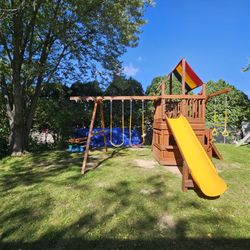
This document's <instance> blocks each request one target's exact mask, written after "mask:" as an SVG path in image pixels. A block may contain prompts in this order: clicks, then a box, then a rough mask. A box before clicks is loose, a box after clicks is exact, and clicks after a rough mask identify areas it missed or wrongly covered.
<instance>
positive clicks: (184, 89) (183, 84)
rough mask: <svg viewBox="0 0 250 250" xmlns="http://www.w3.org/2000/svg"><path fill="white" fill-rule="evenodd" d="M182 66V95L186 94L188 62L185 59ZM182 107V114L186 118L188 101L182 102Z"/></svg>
mask: <svg viewBox="0 0 250 250" xmlns="http://www.w3.org/2000/svg"><path fill="white" fill-rule="evenodd" d="M181 64H182V77H181V92H182V95H185V94H186V88H185V83H186V60H185V58H183V59H182V61H181ZM181 103H182V105H181V106H182V107H181V113H182V114H183V115H184V116H185V115H186V114H185V110H186V100H184V99H183V100H182V101H181Z"/></svg>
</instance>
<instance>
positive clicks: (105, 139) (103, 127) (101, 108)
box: [100, 102, 108, 152]
mask: <svg viewBox="0 0 250 250" xmlns="http://www.w3.org/2000/svg"><path fill="white" fill-rule="evenodd" d="M100 111H101V117H102V130H103V131H104V132H103V140H104V147H105V151H106V152H107V151H108V148H107V137H106V132H105V122H104V114H103V103H102V102H100Z"/></svg>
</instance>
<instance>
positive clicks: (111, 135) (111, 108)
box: [109, 100, 124, 148]
mask: <svg viewBox="0 0 250 250" xmlns="http://www.w3.org/2000/svg"><path fill="white" fill-rule="evenodd" d="M112 123H113V103H112V100H110V125H109V127H110V130H109V133H110V140H109V142H110V144H111V145H112V146H113V147H116V148H118V147H121V146H122V145H123V144H124V100H122V142H121V144H115V143H113V142H112V140H113V132H112V130H113V126H112Z"/></svg>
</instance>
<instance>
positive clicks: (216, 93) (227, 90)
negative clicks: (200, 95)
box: [206, 88, 232, 102]
mask: <svg viewBox="0 0 250 250" xmlns="http://www.w3.org/2000/svg"><path fill="white" fill-rule="evenodd" d="M230 91H232V89H231V88H225V89H222V90H219V91H216V92H214V93H212V94H209V95H208V96H207V98H206V102H207V101H208V99H210V98H211V97H215V96H218V95H222V94H226V93H228V92H230Z"/></svg>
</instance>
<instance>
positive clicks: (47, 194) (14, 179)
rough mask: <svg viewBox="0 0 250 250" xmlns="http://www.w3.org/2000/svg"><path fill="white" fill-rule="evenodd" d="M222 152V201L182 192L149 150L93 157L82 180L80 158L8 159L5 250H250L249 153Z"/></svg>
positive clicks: (0, 243) (3, 184)
mask: <svg viewBox="0 0 250 250" xmlns="http://www.w3.org/2000/svg"><path fill="white" fill-rule="evenodd" d="M218 148H219V150H220V152H221V153H222V155H223V157H224V160H223V161H218V160H214V162H215V164H216V166H217V168H218V172H219V174H220V176H221V177H222V178H223V179H224V180H225V181H226V182H227V184H228V186H229V189H228V190H227V192H226V193H225V194H223V195H222V196H221V197H220V198H217V199H205V198H202V197H200V196H199V195H198V194H197V193H196V192H195V191H193V190H190V191H188V192H187V193H183V192H181V178H180V176H178V175H175V174H173V173H171V172H169V171H167V170H166V168H165V167H162V166H159V165H158V164H157V163H155V162H153V157H152V153H151V151H150V148H143V149H138V150H135V149H116V150H110V151H109V153H108V154H106V153H104V152H102V151H95V152H92V153H91V158H90V161H91V162H94V164H95V166H96V168H95V169H94V170H91V171H88V172H87V173H86V175H85V176H84V177H83V176H82V175H81V174H80V165H81V161H82V156H81V154H69V153H67V152H63V151H49V152H42V153H36V154H29V155H27V156H25V157H23V158H9V157H7V158H4V159H2V160H1V161H0V193H1V196H0V249H22V250H23V249H249V246H250V198H249V197H250V192H249V184H250V181H249V179H250V160H249V155H250V148H249V147H240V148H235V147H234V146H232V145H218ZM146 163H147V164H146ZM92 167H93V166H92Z"/></svg>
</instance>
